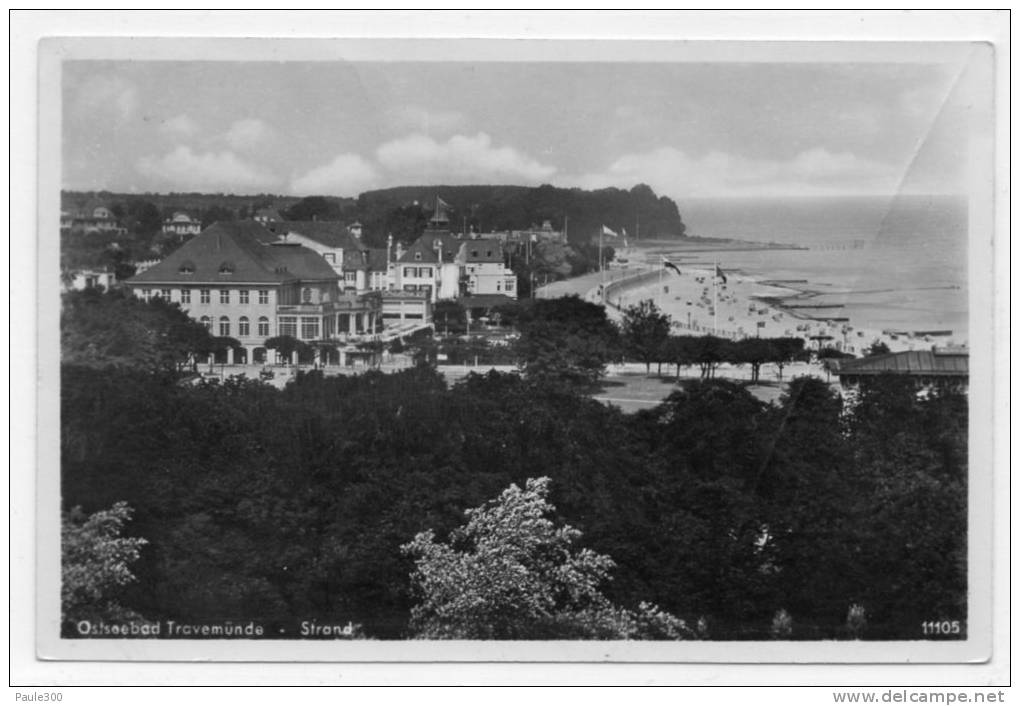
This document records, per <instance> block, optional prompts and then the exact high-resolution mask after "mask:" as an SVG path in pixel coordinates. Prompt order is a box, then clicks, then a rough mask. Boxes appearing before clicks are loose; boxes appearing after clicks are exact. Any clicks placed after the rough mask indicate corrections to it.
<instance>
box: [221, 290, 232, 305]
mask: <svg viewBox="0 0 1020 706" xmlns="http://www.w3.org/2000/svg"><path fill="white" fill-rule="evenodd" d="M229 303H230V290H229V289H221V290H220V304H229Z"/></svg>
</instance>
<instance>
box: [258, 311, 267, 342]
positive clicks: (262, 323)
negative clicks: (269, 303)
mask: <svg viewBox="0 0 1020 706" xmlns="http://www.w3.org/2000/svg"><path fill="white" fill-rule="evenodd" d="M259 338H269V319H267V318H266V317H264V316H260V317H259Z"/></svg>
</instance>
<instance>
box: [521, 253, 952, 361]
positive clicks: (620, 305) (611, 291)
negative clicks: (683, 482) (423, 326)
mask: <svg viewBox="0 0 1020 706" xmlns="http://www.w3.org/2000/svg"><path fill="white" fill-rule="evenodd" d="M630 255H631V257H630V258H628V260H629V261H628V264H626V265H623V266H619V265H618V266H616V267H612V268H608V269H607V270H606V271H605V272H604V273H593V274H588V275H585V276H583V277H578V278H574V279H571V280H565V281H562V282H556V283H554V284H551V285H548V286H547V287H544V288H542V289H540V290H539V292H538V296H539V297H545V298H549V297H557V296H568V295H570V294H577V295H579V296H581V297H583V298H585V299H587V300H589V301H592V302H597V303H605V304H606V308H607V311H608V312H609V315H610V316H611V317H612V318H613V319H615V320H619V319H620V318H622V310H623V309H626V308H627V307H629V306H632V305H634V304H637V303H638V302H640V301H642V300H648V299H650V300H652V301H654V302H655V304H656V305H657V306H658V307H659V308H660V309H662V310H663V311H664V312H665V313H667V314H669V316H670V317H671V319H672V321H673V330H674V333H675V334H677V335H684V334H689V335H704V334H715V335H718V336H723V337H726V338H745V337H751V336H756V335H757V336H761V337H768V338H773V337H779V336H792V337H800V338H804V339H805V344H806V346H807V347H808V348H811V349H817V348H819V347H826V346H829V347H833V348H837V349H839V350H842V351H846V352H848V353H852V354H854V355H861V354H862V353H863V351H864V350H865V349H867V348H868V347H870V346H871V345H872V343H874V342H875V341H881V342H883V343H885V344H886V345H887V346H889V349H890V350H892V351H901V350H923V349H930V348H931V347H932V346H933V345H939V344H940V343H941V342H940V341H939V340H938V338H937V337H930V336H917V335H913V334H910V333H906V332H904V333H893V332H887V331H881V330H876V329H867V328H859V327H857V326H855V325H854V322H853V321H852V320H848V321H844V320H833V319H822V318H813V317H812V316H811V313H810V312H811V311H812V310H811V309H810V308H787V307H783V306H780V305H777V303H776V302H777V301H778V300H789V298H791V297H794V296H797V295H810V294H811V291H810V290H809V289H807V288H806V286H807V285H806V284H805V283H785V282H784V283H779V282H774V281H768V280H758V279H754V278H751V277H747V276H744V275H742V274H739V273H736V272H724V275H725V279H726V281H725V282H723V280H722V279H721V278H716V277H715V273H714V272H713V270H712V269H711V268H709V269H705V268H704V267H700V268H696V267H691V266H689V265H688V266H685V265H684V264H683V261H682V260H680V261H679V262H674V264H676V265H678V267H679V269H680V273H679V274H678V273H677V272H676V271H674V270H673V269H670V268H665V267H660V266H656V265H654V264H647V263H648V262H655V261H658V259H659V256H658V254H657V253H655V252H654V251H653V250H643V249H632V252H631V253H630ZM634 263H642V264H634Z"/></svg>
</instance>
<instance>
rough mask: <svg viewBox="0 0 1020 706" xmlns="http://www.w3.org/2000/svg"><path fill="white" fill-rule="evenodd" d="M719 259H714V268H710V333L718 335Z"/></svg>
mask: <svg viewBox="0 0 1020 706" xmlns="http://www.w3.org/2000/svg"><path fill="white" fill-rule="evenodd" d="M718 272H719V261H718V260H716V261H715V269H714V270H712V329H713V330H712V335H714V336H718V335H719V277H718Z"/></svg>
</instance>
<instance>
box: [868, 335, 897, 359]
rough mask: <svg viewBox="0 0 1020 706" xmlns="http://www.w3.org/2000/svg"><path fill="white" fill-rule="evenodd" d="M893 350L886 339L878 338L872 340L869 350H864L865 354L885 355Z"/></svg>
mask: <svg viewBox="0 0 1020 706" xmlns="http://www.w3.org/2000/svg"><path fill="white" fill-rule="evenodd" d="M891 352H892V351H891V350H890V349H889V344H887V343H886V342H885V341H880V340H878V339H877V338H876V339H875V340H874V341H872V342H871V345H870V346H869V347H868V348H867V350H865V351H864V355H865V356H869V355H885V354H886V353H891Z"/></svg>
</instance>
